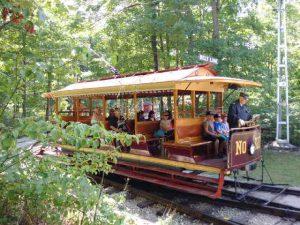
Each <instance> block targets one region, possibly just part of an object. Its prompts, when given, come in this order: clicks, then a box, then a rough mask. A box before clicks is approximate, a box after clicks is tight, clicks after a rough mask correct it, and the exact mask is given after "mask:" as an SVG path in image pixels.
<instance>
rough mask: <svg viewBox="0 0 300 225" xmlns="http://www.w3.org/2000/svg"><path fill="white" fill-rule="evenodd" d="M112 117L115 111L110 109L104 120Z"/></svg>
mask: <svg viewBox="0 0 300 225" xmlns="http://www.w3.org/2000/svg"><path fill="white" fill-rule="evenodd" d="M112 117H115V110H114V109H113V108H111V109H110V110H109V115H108V117H107V118H106V120H107V121H109V120H110V118H112Z"/></svg>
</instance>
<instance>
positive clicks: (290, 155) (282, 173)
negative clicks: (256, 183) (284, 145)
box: [250, 150, 300, 187]
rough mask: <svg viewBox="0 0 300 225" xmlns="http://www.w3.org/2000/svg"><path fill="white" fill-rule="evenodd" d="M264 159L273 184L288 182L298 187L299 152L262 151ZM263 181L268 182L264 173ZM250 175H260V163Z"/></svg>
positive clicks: (299, 172) (299, 179)
mask: <svg viewBox="0 0 300 225" xmlns="http://www.w3.org/2000/svg"><path fill="white" fill-rule="evenodd" d="M263 157H264V161H265V165H266V168H267V170H268V171H269V173H270V175H271V178H272V180H273V182H274V183H275V184H290V185H292V186H299V187H300V152H277V151H270V150H267V151H264V153H263ZM264 174H265V175H264V182H270V179H269V177H268V176H267V174H266V173H264ZM250 176H251V177H255V178H257V179H259V178H260V177H261V163H259V165H258V167H257V168H256V170H254V172H251V173H250Z"/></svg>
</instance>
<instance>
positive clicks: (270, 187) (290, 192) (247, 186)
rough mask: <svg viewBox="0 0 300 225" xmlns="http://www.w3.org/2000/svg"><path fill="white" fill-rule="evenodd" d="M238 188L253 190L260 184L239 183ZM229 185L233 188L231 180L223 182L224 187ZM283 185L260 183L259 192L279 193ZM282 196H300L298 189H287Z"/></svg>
mask: <svg viewBox="0 0 300 225" xmlns="http://www.w3.org/2000/svg"><path fill="white" fill-rule="evenodd" d="M238 184H239V187H241V188H245V189H253V188H255V187H256V186H258V185H261V184H260V183H257V184H255V183H246V182H239V183H238ZM226 185H230V186H233V187H234V181H233V180H225V183H224V186H226ZM284 186H285V185H277V186H274V185H272V184H267V183H262V186H261V187H260V188H259V190H260V191H267V192H272V193H278V192H280V191H281V190H282V189H283V188H284ZM284 194H286V195H295V196H300V189H295V188H291V187H288V188H287V189H286V190H285V191H284Z"/></svg>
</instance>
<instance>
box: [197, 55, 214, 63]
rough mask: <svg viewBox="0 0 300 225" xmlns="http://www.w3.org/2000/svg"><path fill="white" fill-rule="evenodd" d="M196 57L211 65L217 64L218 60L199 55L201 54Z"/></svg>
mask: <svg viewBox="0 0 300 225" xmlns="http://www.w3.org/2000/svg"><path fill="white" fill-rule="evenodd" d="M198 57H199V59H200V60H202V61H205V62H210V63H213V64H218V59H216V58H213V57H210V56H206V55H201V54H199V56H198Z"/></svg>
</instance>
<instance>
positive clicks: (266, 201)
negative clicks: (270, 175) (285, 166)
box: [223, 180, 300, 220]
mask: <svg viewBox="0 0 300 225" xmlns="http://www.w3.org/2000/svg"><path fill="white" fill-rule="evenodd" d="M223 196H224V197H229V198H230V199H236V200H238V201H240V202H243V203H246V204H256V205H259V206H260V207H265V208H270V209H274V210H275V211H277V212H278V214H280V215H282V214H284V213H283V212H286V213H289V214H290V215H291V216H293V217H294V218H296V219H298V220H300V215H299V212H300V189H296V188H291V187H289V186H287V185H281V186H274V185H270V184H264V183H262V184H254V183H245V182H240V183H238V188H237V189H236V190H235V183H234V181H230V180H228V181H226V182H225V186H224V189H223ZM285 198H289V199H291V198H294V203H295V204H294V205H292V204H288V203H287V202H286V201H284V199H285ZM296 202H298V204H296Z"/></svg>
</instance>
